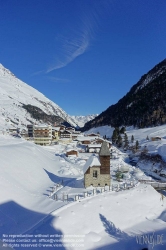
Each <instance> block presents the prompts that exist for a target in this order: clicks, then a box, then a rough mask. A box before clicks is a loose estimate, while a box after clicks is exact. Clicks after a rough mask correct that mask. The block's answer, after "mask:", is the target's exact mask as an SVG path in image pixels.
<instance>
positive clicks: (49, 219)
mask: <svg viewBox="0 0 166 250" xmlns="http://www.w3.org/2000/svg"><path fill="white" fill-rule="evenodd" d="M69 147H73V148H77V146H76V145H74V144H71V145H67V146H66V145H54V146H47V147H42V146H37V145H35V144H33V143H32V142H27V141H25V140H23V139H20V138H13V137H11V136H7V135H0V159H1V167H0V235H1V239H3V240H4V241H6V243H10V244H13V245H11V246H13V247H14V249H24V248H25V246H24V245H21V244H31V245H29V246H28V245H27V246H26V249H32V248H34V247H36V249H41V248H43V247H45V248H46V249H85V250H88V249H95V250H96V249H120V250H123V249H132V250H140V249H142V248H143V247H145V245H146V244H142V242H141V240H140V239H141V237H142V235H144V237H145V235H146V234H149V235H152V234H153V233H154V235H155V236H156V237H157V235H162V234H164V236H163V237H162V244H163V245H161V244H159V243H160V242H158V245H156V246H154V249H157V250H159V249H165V247H166V236H165V232H166V215H165V210H166V202H165V199H163V200H162V199H161V195H160V194H159V193H157V192H156V191H155V190H154V189H153V188H152V187H150V186H148V185H144V184H138V179H140V178H142V177H143V178H146V176H144V173H143V172H141V171H137V169H136V168H134V167H131V166H129V165H128V164H127V163H125V162H126V159H127V155H126V154H124V153H121V152H120V151H119V150H118V149H116V148H114V147H113V148H112V149H113V159H111V175H112V184H113V185H114V191H112V190H111V191H109V190H108V188H107V190H106V191H105V192H104V191H103V190H101V188H98V190H97V194H94V195H93V188H92V187H89V188H88V189H85V188H84V185H83V166H84V164H85V162H86V160H87V158H88V156H90V154H87V153H79V155H78V157H69V158H68V157H66V156H65V152H66V150H67V148H69ZM77 149H78V150H79V148H77ZM124 166H126V167H128V168H129V173H126V174H124V177H125V178H124V180H123V182H121V183H120V189H119V191H118V187H117V184H118V182H117V181H116V178H115V173H116V171H117V170H118V169H120V168H121V167H124ZM124 183H126V185H127V187H130V188H129V189H128V190H123V186H124ZM131 183H135V187H132V185H131ZM85 192H87V193H88V194H89V196H88V197H86V198H84V195H85ZM50 194H51V197H49V196H50ZM54 194H55V195H57V197H58V200H54V199H53V197H54ZM67 195H68V201H66V199H65V197H66V196H67ZM76 195H79V196H80V199H79V200H77V201H74V199H75V198H76ZM18 234H23V235H22V236H24V237H22V236H20V235H18ZM9 235H14V236H10V237H9ZM16 235H18V236H16ZM58 235H59V236H58ZM14 237H15V238H14ZM139 237H140V238H139ZM142 239H143V238H142ZM9 240H10V241H9ZM11 240H13V241H11ZM14 240H15V241H14ZM21 240H22V242H21ZM58 240H59V242H57V241H58ZM39 241H40V242H39ZM62 243H63V246H62ZM14 244H17V246H16V245H14ZM32 244H37V245H36V246H32ZM46 244H48V245H47V246H46ZM49 244H50V245H49ZM53 244H59V245H58V246H57V245H54V246H53ZM72 244H73V245H72ZM18 245H19V247H18ZM60 245H61V246H60ZM53 247H54V248H53ZM150 247H152V244H149V249H150ZM2 249H3V248H2Z"/></svg>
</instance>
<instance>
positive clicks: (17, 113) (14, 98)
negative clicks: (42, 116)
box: [0, 64, 76, 129]
mask: <svg viewBox="0 0 166 250" xmlns="http://www.w3.org/2000/svg"><path fill="white" fill-rule="evenodd" d="M23 104H24V105H28V104H30V105H32V106H35V107H38V108H40V109H41V110H42V111H44V112H45V113H46V114H48V115H55V116H59V117H61V118H63V119H64V120H66V121H67V122H69V123H70V124H71V125H73V126H76V124H75V122H74V120H73V119H72V118H71V117H70V116H69V115H68V114H67V113H66V112H65V111H64V110H63V109H61V108H60V107H59V106H58V105H57V104H55V103H54V102H52V101H50V100H49V99H48V98H47V97H45V96H44V95H43V94H42V93H40V92H39V91H37V90H36V89H34V88H33V87H31V86H29V85H28V84H26V83H24V82H22V81H21V80H19V79H18V78H16V77H15V76H14V75H13V74H12V73H11V72H10V71H9V70H8V69H6V68H5V67H4V66H3V65H2V64H0V129H3V128H4V127H11V126H13V127H14V126H16V127H17V126H19V127H20V126H24V125H27V124H28V123H29V122H30V121H32V122H37V123H38V122H39V121H36V120H35V119H34V118H32V117H31V115H30V113H29V112H27V111H26V110H25V109H24V108H22V106H23Z"/></svg>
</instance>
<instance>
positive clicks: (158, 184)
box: [139, 180, 166, 190]
mask: <svg viewBox="0 0 166 250" xmlns="http://www.w3.org/2000/svg"><path fill="white" fill-rule="evenodd" d="M139 182H141V183H144V184H148V185H151V186H152V187H153V188H155V189H157V190H166V182H157V181H149V180H140V181H139Z"/></svg>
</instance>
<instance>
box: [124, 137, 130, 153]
mask: <svg viewBox="0 0 166 250" xmlns="http://www.w3.org/2000/svg"><path fill="white" fill-rule="evenodd" d="M128 146H129V140H128V136H127V134H126V133H125V135H124V148H126V149H127V148H128Z"/></svg>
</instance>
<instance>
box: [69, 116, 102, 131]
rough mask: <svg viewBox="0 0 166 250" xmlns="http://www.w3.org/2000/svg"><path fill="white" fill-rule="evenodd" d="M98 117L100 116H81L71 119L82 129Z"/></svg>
mask: <svg viewBox="0 0 166 250" xmlns="http://www.w3.org/2000/svg"><path fill="white" fill-rule="evenodd" d="M96 116H98V115H86V116H82V115H79V116H71V117H72V118H73V119H74V120H75V122H76V123H77V125H78V126H79V127H80V128H82V127H83V126H84V124H85V123H86V122H89V121H91V120H93V119H94V118H95V117H96Z"/></svg>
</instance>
